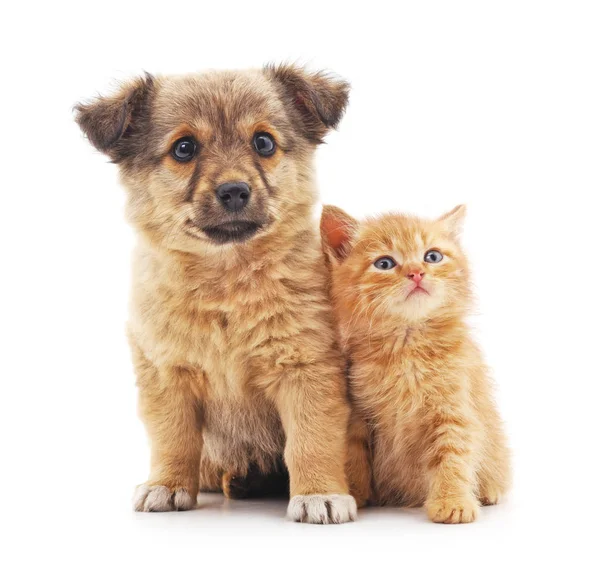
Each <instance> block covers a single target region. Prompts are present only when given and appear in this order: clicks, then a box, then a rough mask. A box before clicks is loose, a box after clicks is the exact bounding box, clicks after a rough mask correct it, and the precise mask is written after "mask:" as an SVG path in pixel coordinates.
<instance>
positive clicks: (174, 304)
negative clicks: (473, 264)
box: [77, 66, 355, 523]
mask: <svg viewBox="0 0 600 567" xmlns="http://www.w3.org/2000/svg"><path fill="white" fill-rule="evenodd" d="M347 97H348V85H347V84H346V83H345V82H343V81H340V80H336V79H333V78H331V77H328V76H326V75H324V74H322V73H308V72H306V71H304V70H303V69H300V68H297V67H293V66H280V67H267V68H265V69H262V70H254V71H243V72H209V73H204V74H197V75H186V76H176V77H168V76H165V77H152V76H149V75H148V76H145V77H142V78H139V79H136V80H134V81H131V82H130V83H129V84H126V85H123V86H122V87H121V88H120V89H119V91H118V92H117V93H116V94H114V95H113V96H108V97H101V98H99V99H97V100H95V101H92V102H90V103H88V104H81V105H79V106H78V107H77V121H78V123H79V125H80V126H81V128H82V129H83V131H84V132H85V134H87V136H88V138H89V140H90V142H91V143H92V144H93V145H94V146H95V147H96V148H97V149H99V150H101V151H103V152H104V153H106V154H107V155H108V156H110V158H111V159H112V161H113V162H115V163H117V164H118V166H119V170H120V177H121V181H122V184H123V185H124V187H125V189H126V192H127V197H128V200H127V216H128V219H129V222H130V223H131V224H132V225H133V226H134V227H135V229H136V230H137V232H138V234H139V243H138V245H137V248H136V250H135V254H134V262H133V293H132V301H131V317H130V321H129V338H130V342H131V349H132V353H133V360H134V364H135V370H136V374H137V384H138V388H139V408H140V414H141V417H142V419H143V421H144V423H145V425H146V428H147V431H148V435H149V437H150V442H151V450H152V451H151V452H152V459H151V470H150V476H149V480H148V481H147V483H145V484H144V485H142V486H141V487H140V488H139V489H138V491H137V492H136V497H135V508H136V509H137V510H144V511H163V510H174V509H177V510H178V509H187V508H190V507H192V506H194V505H195V502H196V495H197V492H198V490H199V488H202V489H204V490H221V489H222V488H224V489H225V492H226V494H228V495H234V494H237V493H245V492H247V490H246V488H248V487H244V486H241V487H240V482H241V480H243V479H244V478H246V477H247V476H251V477H252V481H251V485H252V486H251V487H250V488H251V489H252V490H254V491H259V490H258V489H259V488H261V487H259V486H258V485H259V484H260V483H259V482H258V481H259V479H260V477H264V478H266V479H272V477H273V475H277V474H280V473H281V474H283V475H285V474H286V471H285V470H284V467H283V464H282V463H283V460H285V465H286V466H287V469H288V470H289V491H290V493H291V496H292V497H293V501H292V505H290V508H289V513H290V516H291V517H292V518H293V519H295V520H298V521H309V522H319V523H330V522H334V523H335V522H343V521H348V520H351V519H353V518H354V516H355V504H354V500H353V499H352V498H351V497H349V496H346V497H344V495H346V494H347V493H348V486H347V482H346V478H345V474H344V461H345V458H346V425H347V421H348V415H349V406H348V402H347V398H346V385H345V379H344V377H343V364H342V357H341V354H340V352H339V346H338V344H337V342H336V333H335V328H334V323H333V317H332V312H331V307H330V303H329V300H328V297H327V291H326V279H327V274H326V268H325V265H324V261H323V256H322V252H321V248H320V241H319V237H318V230H317V227H315V226H313V225H314V223H313V221H312V216H311V213H312V209H313V206H314V203H315V199H316V191H315V187H314V182H313V169H312V160H313V154H314V150H315V148H316V146H317V144H319V143H320V142H321V141H322V140H323V137H324V136H325V134H326V132H327V131H328V130H329V129H330V128H332V127H334V126H335V125H336V124H337V123H338V121H339V120H340V118H341V116H342V114H343V112H344V109H345V106H346V103H347ZM258 132H267V133H269V134H270V135H272V136H273V138H274V140H275V142H276V145H277V149H276V152H275V154H274V155H272V156H269V157H263V156H261V155H259V154H258V153H257V152H256V151H255V149H254V147H253V143H252V140H253V135H254V134H256V133H258ZM182 137H191V138H193V139H194V140H195V141H196V143H197V152H196V154H195V155H194V157H193V159H191V160H190V161H188V162H186V163H182V162H179V161H177V160H176V159H175V158H174V155H173V152H172V148H173V145H174V143H175V141H176V140H179V139H180V138H182ZM239 181H243V182H245V183H247V184H248V185H249V187H250V188H251V197H250V201H249V204H248V206H247V207H246V208H244V209H243V211H240V212H234V213H232V212H230V211H227V210H226V209H225V208H224V207H223V206H222V204H221V203H219V202H218V199H217V198H216V195H215V190H216V188H217V187H218V186H219V185H220V184H222V183H226V182H239ZM231 221H235V222H238V223H240V224H241V225H243V226H252V227H253V230H252V231H251V232H250V233H246V232H240V231H238V229H237V228H233V229H231V228H229V229H225V228H223V227H227V226H230V227H231V225H228V224H227V223H231ZM240 230H242V229H240ZM216 232H218V233H219V234H220V235H221V237H222V236H223V234H225V233H227V235H228V236H227V238H228V239H229V240H227V242H223V238H221V239H220V240H215V239H214V238H213V237H212V236H213V235H214V234H215V233H216ZM232 484H233V485H232ZM241 484H242V485H243V482H241ZM275 484H277V483H275ZM280 486H281V483H279V484H278V487H279V488H280ZM262 488H264V487H262ZM267 488H268V487H267ZM323 510H325V511H326V512H325V513H323Z"/></svg>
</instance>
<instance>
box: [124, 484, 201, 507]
mask: <svg viewBox="0 0 600 567" xmlns="http://www.w3.org/2000/svg"><path fill="white" fill-rule="evenodd" d="M195 505H196V502H195V501H194V499H193V498H192V496H191V495H190V493H189V492H188V491H187V490H186V489H185V488H177V489H175V490H171V489H170V488H167V487H166V486H161V485H148V484H140V485H139V486H138V487H137V488H136V490H135V494H134V495H133V508H134V510H135V511H136V512H173V511H178V510H191V509H192V508H193V507H194V506H195Z"/></svg>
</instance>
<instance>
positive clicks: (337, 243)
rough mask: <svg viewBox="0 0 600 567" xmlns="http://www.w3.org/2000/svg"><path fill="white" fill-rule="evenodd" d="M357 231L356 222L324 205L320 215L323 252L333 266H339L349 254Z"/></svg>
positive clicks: (334, 208) (343, 213)
mask: <svg viewBox="0 0 600 567" xmlns="http://www.w3.org/2000/svg"><path fill="white" fill-rule="evenodd" d="M357 231H358V221H357V220H356V219H354V218H352V217H351V216H350V215H348V214H346V213H345V212H344V211H342V209H339V208H338V207H334V206H333V205H325V206H324V207H323V212H322V213H321V242H322V245H323V252H325V255H326V256H327V258H329V260H330V261H331V262H332V263H333V264H339V263H341V262H343V261H344V259H345V258H346V257H347V256H348V254H350V251H351V250H352V239H353V237H354V235H355V234H356V232H357Z"/></svg>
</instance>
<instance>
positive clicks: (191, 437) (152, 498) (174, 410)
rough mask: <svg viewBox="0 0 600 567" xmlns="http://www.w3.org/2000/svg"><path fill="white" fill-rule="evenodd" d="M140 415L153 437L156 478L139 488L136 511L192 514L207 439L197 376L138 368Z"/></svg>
mask: <svg viewBox="0 0 600 567" xmlns="http://www.w3.org/2000/svg"><path fill="white" fill-rule="evenodd" d="M136 366H137V371H138V387H139V406H140V414H141V417H142V420H143V421H144V424H145V426H146V429H147V431H148V436H149V438H150V444H151V455H152V456H151V465H150V477H149V479H148V481H147V482H146V483H145V484H142V485H140V486H138V488H137V490H136V492H135V496H134V507H135V509H136V510H137V511H140V512H141V511H143V512H168V511H171V510H189V509H190V508H193V507H194V506H195V505H196V497H197V494H198V468H199V464H200V452H201V449H202V436H201V433H200V429H199V427H198V418H197V413H198V412H197V407H196V400H195V399H194V396H193V394H192V390H191V387H190V386H191V384H190V380H191V378H192V376H191V375H190V373H189V372H188V371H186V370H184V369H180V368H168V369H167V368H164V369H160V370H159V369H157V368H154V367H153V366H152V365H151V364H150V363H149V362H148V361H142V363H141V364H140V363H138V364H137V365H136Z"/></svg>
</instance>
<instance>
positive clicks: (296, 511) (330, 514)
mask: <svg viewBox="0 0 600 567" xmlns="http://www.w3.org/2000/svg"><path fill="white" fill-rule="evenodd" d="M288 517H289V518H290V519H292V520H294V522H306V523H309V524H343V523H344V522H353V521H354V520H356V501H355V500H354V498H353V497H352V496H350V495H349V494H309V495H302V494H300V495H298V496H294V497H293V498H292V499H291V500H290V504H289V506H288Z"/></svg>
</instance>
